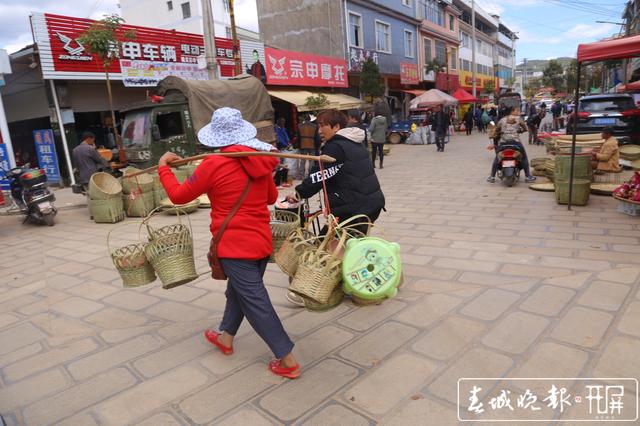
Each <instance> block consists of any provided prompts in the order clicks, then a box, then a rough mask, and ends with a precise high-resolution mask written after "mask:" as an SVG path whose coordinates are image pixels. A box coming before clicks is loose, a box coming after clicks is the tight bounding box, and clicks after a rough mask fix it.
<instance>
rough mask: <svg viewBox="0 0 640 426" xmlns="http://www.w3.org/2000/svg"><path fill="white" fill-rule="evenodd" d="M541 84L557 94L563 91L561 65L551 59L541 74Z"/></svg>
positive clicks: (563, 81) (563, 83)
mask: <svg viewBox="0 0 640 426" xmlns="http://www.w3.org/2000/svg"><path fill="white" fill-rule="evenodd" d="M542 83H543V84H544V85H545V86H551V87H553V88H554V89H555V90H556V91H557V92H560V91H562V90H563V89H564V86H565V79H564V69H563V68H562V64H560V62H558V61H556V60H555V59H552V60H550V61H549V63H548V64H547V67H546V68H545V69H544V71H543V72H542Z"/></svg>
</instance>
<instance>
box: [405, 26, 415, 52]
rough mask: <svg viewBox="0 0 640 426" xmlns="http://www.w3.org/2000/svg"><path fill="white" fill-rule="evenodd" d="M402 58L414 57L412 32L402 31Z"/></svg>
mask: <svg viewBox="0 0 640 426" xmlns="http://www.w3.org/2000/svg"><path fill="white" fill-rule="evenodd" d="M404 56H406V57H407V58H413V57H415V51H414V49H413V32H412V31H409V30H404Z"/></svg>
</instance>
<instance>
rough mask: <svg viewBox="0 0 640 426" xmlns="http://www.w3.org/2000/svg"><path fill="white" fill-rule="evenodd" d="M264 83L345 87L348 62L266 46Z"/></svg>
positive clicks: (346, 85)
mask: <svg viewBox="0 0 640 426" xmlns="http://www.w3.org/2000/svg"><path fill="white" fill-rule="evenodd" d="M264 52H265V56H266V57H267V64H266V71H267V84H272V85H280V86H313V87H348V86H349V83H348V81H347V62H346V61H345V60H344V59H338V58H332V57H329V56H318V55H310V54H306V53H300V52H291V51H288V50H277V49H272V48H270V47H265V49H264Z"/></svg>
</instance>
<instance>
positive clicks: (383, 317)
mask: <svg viewBox="0 0 640 426" xmlns="http://www.w3.org/2000/svg"><path fill="white" fill-rule="evenodd" d="M486 144H487V143H486V140H485V139H484V138H482V137H478V136H472V137H464V136H459V137H458V136H457V137H454V138H453V142H452V143H450V144H449V145H447V148H446V151H445V152H444V153H436V152H435V147H434V146H394V147H392V155H391V156H389V157H388V158H387V159H386V160H385V166H386V167H385V169H383V170H378V174H379V176H380V179H381V181H382V183H383V187H384V191H385V194H386V196H387V209H388V212H387V213H386V214H383V216H382V218H381V220H380V221H379V222H380V225H381V226H382V230H380V231H377V232H381V233H382V235H383V236H385V237H386V238H387V239H390V240H394V241H398V242H399V243H400V244H401V246H402V256H403V258H402V259H403V263H404V275H405V285H404V287H403V288H402V290H401V292H400V293H399V295H398V296H397V297H396V298H395V299H392V300H389V301H386V302H385V303H384V304H382V305H381V306H374V307H366V308H356V307H355V306H353V305H352V304H351V303H350V302H348V301H346V302H344V303H343V304H342V305H341V306H340V307H339V308H337V309H334V310H332V311H330V312H327V313H322V314H316V313H309V312H305V311H301V310H299V309H297V308H295V307H292V306H290V305H289V304H288V303H287V301H286V299H285V298H284V290H285V288H286V286H287V279H286V277H285V276H284V275H283V274H282V273H281V272H279V270H278V268H277V267H276V266H275V265H270V266H269V268H268V271H267V273H266V276H265V281H266V283H267V286H268V289H269V292H270V294H271V297H272V300H273V303H274V304H275V305H276V308H277V310H278V313H279V314H280V316H281V317H282V319H283V321H284V324H285V328H286V330H287V331H288V332H289V333H290V334H291V336H292V337H293V338H294V340H295V342H296V349H295V354H296V356H297V357H298V359H299V360H300V362H301V363H302V365H303V366H304V374H303V376H302V377H301V378H300V379H299V380H296V381H285V380H281V379H279V378H276V377H274V376H272V375H271V374H270V373H269V372H268V371H267V368H266V363H267V361H268V360H269V356H270V354H269V350H268V348H267V347H266V345H265V344H264V343H263V342H262V341H260V340H259V338H257V336H256V335H255V334H254V333H253V331H252V330H251V329H250V328H249V327H247V326H246V324H244V325H243V327H242V328H241V330H240V333H239V336H238V339H237V341H236V352H235V354H234V355H233V356H231V357H224V356H222V355H221V354H220V353H218V352H217V351H216V350H214V349H212V347H211V346H210V345H209V344H207V343H206V342H205V341H204V339H203V338H202V337H201V334H202V331H203V329H205V328H207V327H213V326H216V325H217V324H218V322H219V320H220V318H221V316H222V312H223V309H224V302H225V297H224V294H223V291H224V287H223V284H222V283H220V282H214V281H212V280H211V279H209V278H207V277H206V276H203V277H201V278H200V279H198V280H197V281H196V282H193V283H191V284H189V285H187V286H183V287H179V288H176V289H173V290H168V291H167V290H162V289H161V288H160V286H159V283H154V284H152V285H150V286H146V287H143V288H139V289H128V290H125V289H123V288H122V285H121V281H120V279H119V277H118V275H117V272H116V271H115V270H114V268H113V266H112V264H111V260H110V258H109V256H108V254H107V251H106V246H105V241H106V235H107V232H108V231H109V230H110V229H112V228H114V226H111V225H97V224H94V223H92V222H90V221H89V220H88V217H87V212H86V211H85V210H84V209H69V210H64V211H61V212H60V214H59V215H58V218H57V223H56V225H55V226H54V227H52V228H47V227H36V226H31V225H24V226H23V225H21V224H20V219H19V218H17V217H2V216H0V258H1V259H2V262H1V263H0V265H1V266H0V373H1V374H0V413H1V414H2V415H3V416H4V417H5V420H6V421H7V423H8V424H29V425H40V424H57V423H58V422H60V424H66V425H92V424H99V425H124V424H133V423H135V424H144V425H158V424H167V425H170V424H176V425H187V424H206V423H216V424H227V425H228V424H250V425H261V424H281V423H295V424H315V425H320V424H344V425H352V424H354V425H355V424H371V423H372V422H381V423H383V424H397V425H410V424H421V425H425V424H426V425H448V424H456V423H457V420H456V386H457V381H458V379H459V378H461V377H469V376H471V377H640V358H639V357H638V354H639V353H640V339H639V338H640V293H639V292H638V284H637V283H638V277H639V275H640V261H639V259H638V253H640V245H639V244H638V243H639V242H640V231H639V229H638V220H639V219H638V218H633V217H629V216H625V215H623V214H620V213H617V212H616V203H615V201H614V200H613V199H610V198H607V197H597V196H592V197H591V202H590V204H589V205H588V206H587V207H576V208H575V209H574V211H572V212H569V211H567V209H566V207H562V206H557V205H556V203H555V200H554V197H553V194H552V193H541V192H535V191H531V190H529V189H528V188H527V186H526V185H525V184H523V183H522V182H520V183H519V184H518V185H517V186H516V187H514V188H506V187H504V186H502V185H501V184H499V183H496V184H493V185H491V184H488V183H486V182H485V181H484V179H485V178H486V176H487V174H488V171H489V167H490V162H491V155H492V154H490V153H488V152H486V151H485V150H484V147H485V146H486ZM528 148H529V156H530V157H532V158H533V157H536V156H541V155H543V149H542V148H541V147H537V146H536V147H528ZM160 220H162V221H171V220H172V218H162V219H160ZM173 220H175V219H173ZM191 220H192V224H193V228H194V234H195V248H196V254H197V261H196V264H197V269H198V270H206V259H205V253H206V250H207V248H208V242H209V238H210V235H209V232H208V224H209V217H208V214H207V212H206V211H204V210H201V211H199V212H198V213H196V214H194V215H191ZM128 222H131V223H133V222H134V221H133V220H128ZM113 237H114V241H113V243H114V245H119V244H121V243H123V242H127V241H131V240H135V238H137V227H136V226H134V225H130V226H129V227H123V228H116V230H115V231H114V232H113ZM34 259H44V262H42V263H37V262H34Z"/></svg>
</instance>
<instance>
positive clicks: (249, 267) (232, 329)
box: [220, 258, 293, 358]
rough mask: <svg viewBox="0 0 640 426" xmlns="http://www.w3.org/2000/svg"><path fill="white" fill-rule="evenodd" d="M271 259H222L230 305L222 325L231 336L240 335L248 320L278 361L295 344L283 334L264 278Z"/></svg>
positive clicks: (225, 312)
mask: <svg viewBox="0 0 640 426" xmlns="http://www.w3.org/2000/svg"><path fill="white" fill-rule="evenodd" d="M268 261H269V258H265V259H262V260H243V259H220V263H221V264H222V269H224V272H225V274H227V277H229V280H228V281H227V291H226V292H225V295H226V296H227V304H226V306H225V308H224V316H223V317H222V322H221V323H220V330H221V331H226V332H227V333H229V334H230V335H232V336H235V335H236V333H237V332H238V328H239V327H240V324H241V323H242V320H243V319H244V318H245V317H246V318H247V321H249V324H251V327H253V329H254V330H255V331H256V333H258V335H259V336H260V337H261V338H262V340H264V341H265V343H266V344H267V345H268V346H269V348H270V349H271V351H272V352H273V354H274V355H275V357H276V358H282V357H284V356H285V355H287V354H288V353H290V352H291V350H293V342H292V341H291V339H290V338H289V336H288V335H287V332H286V331H284V327H283V326H282V322H281V321H280V318H278V314H277V313H276V311H275V309H274V308H273V305H272V304H271V299H270V298H269V293H267V289H266V288H265V287H264V281H263V280H262V276H263V275H264V271H265V269H266V267H267V262H268Z"/></svg>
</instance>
